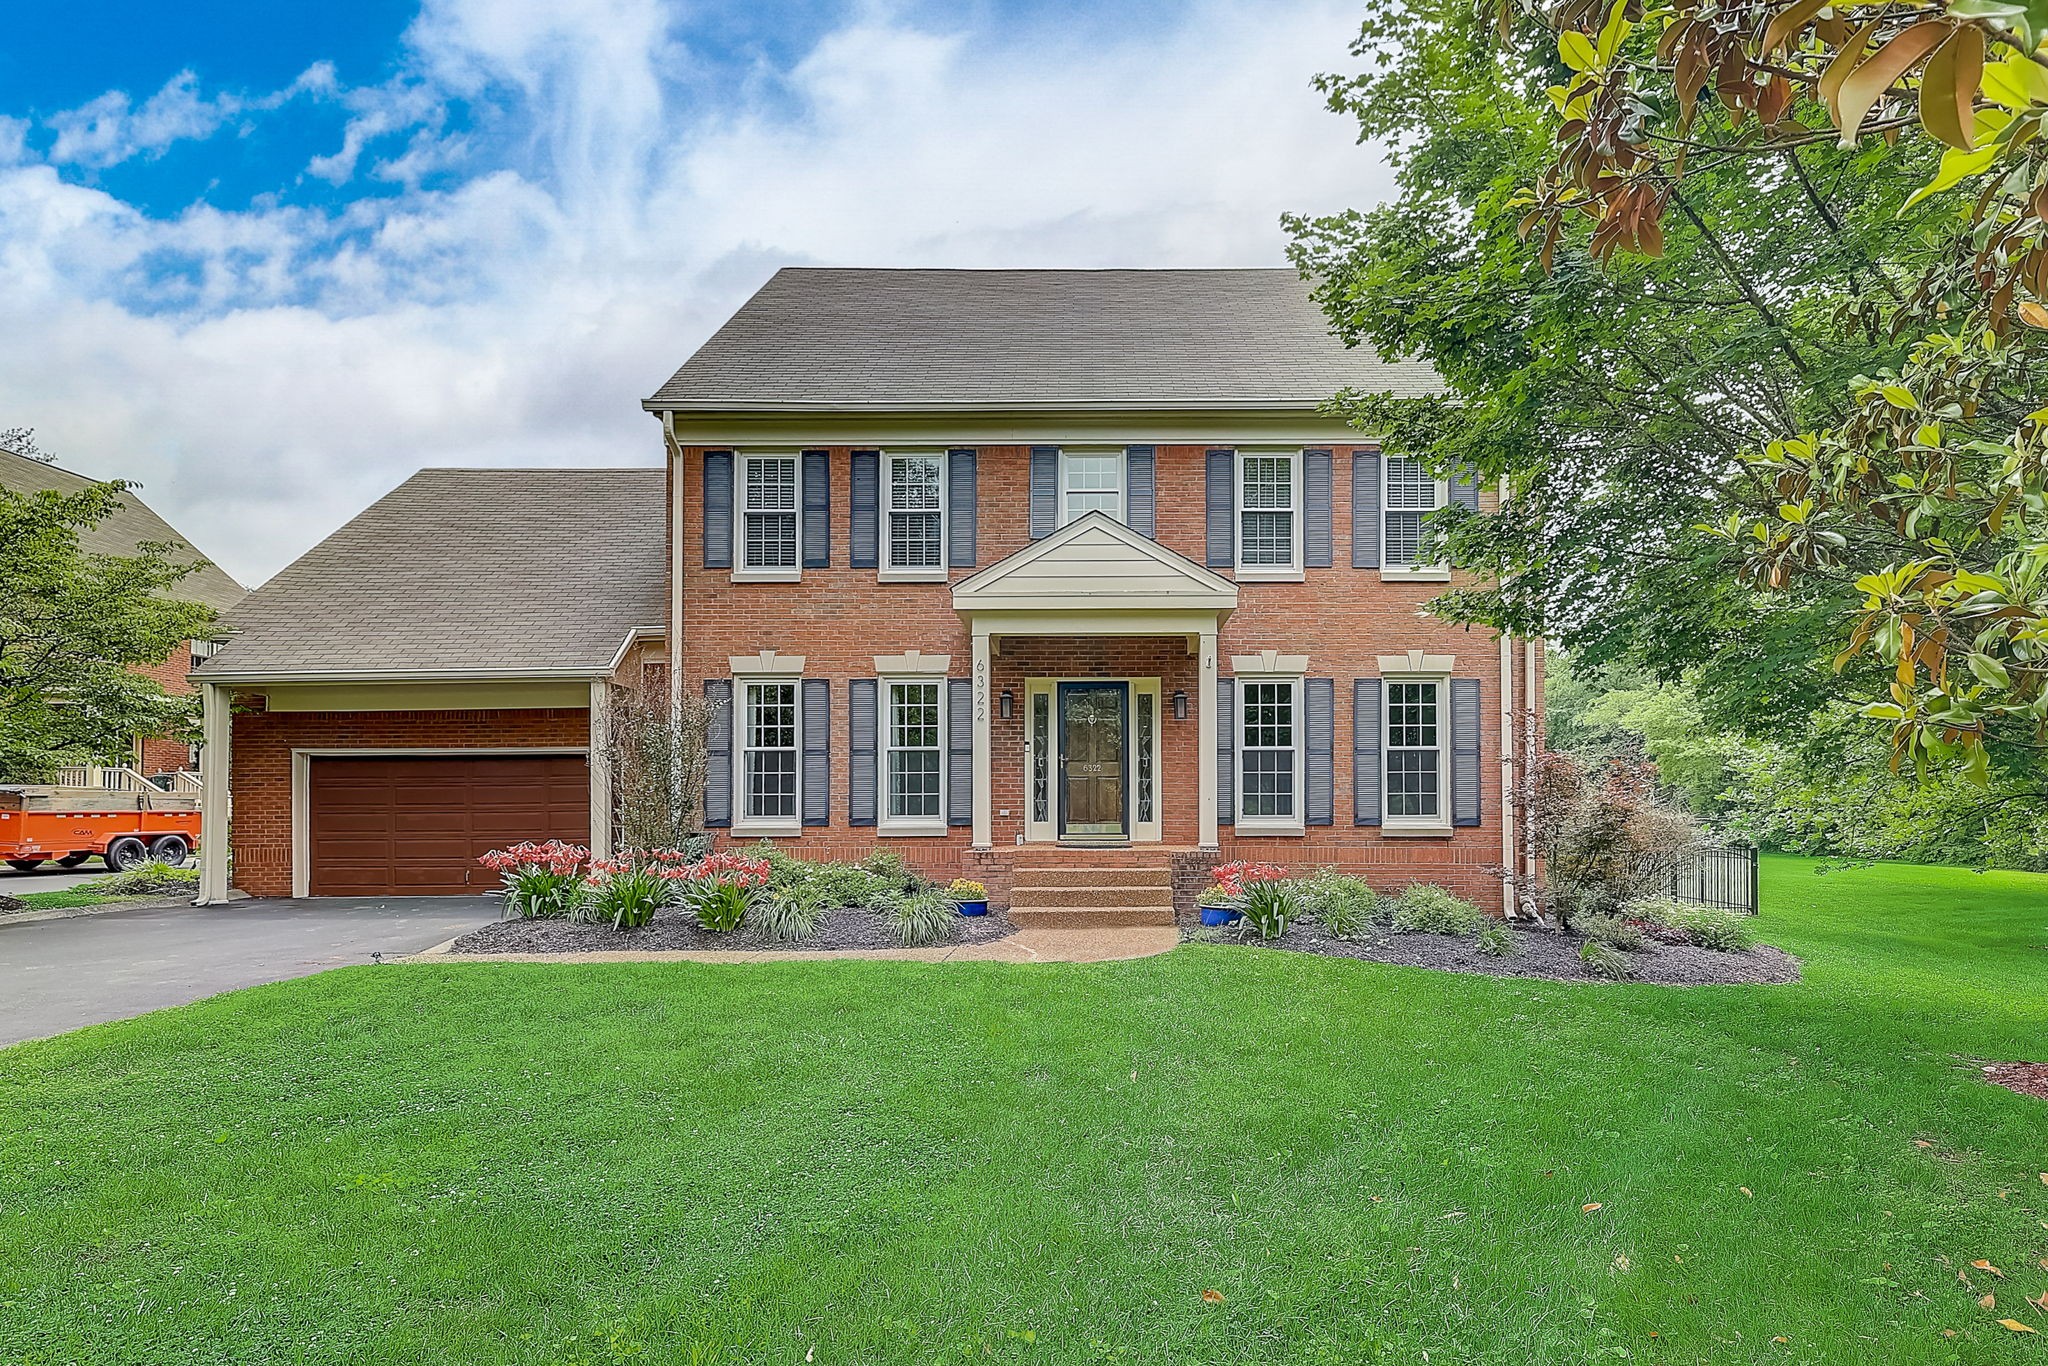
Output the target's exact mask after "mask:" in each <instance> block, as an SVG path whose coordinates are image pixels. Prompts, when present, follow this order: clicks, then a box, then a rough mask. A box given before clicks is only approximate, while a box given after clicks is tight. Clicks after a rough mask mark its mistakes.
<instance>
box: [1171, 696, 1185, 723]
mask: <svg viewBox="0 0 2048 1366" xmlns="http://www.w3.org/2000/svg"><path fill="white" fill-rule="evenodd" d="M1173 719H1174V720H1176V721H1185V720H1187V719H1188V690H1187V689H1186V688H1177V689H1175V690H1174V694H1173Z"/></svg>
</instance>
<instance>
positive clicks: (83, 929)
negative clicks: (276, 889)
mask: <svg viewBox="0 0 2048 1366" xmlns="http://www.w3.org/2000/svg"><path fill="white" fill-rule="evenodd" d="M498 913H499V912H498V903H497V901H496V900H495V899H491V898H485V897H480V896H479V897H369V898H364V899H361V900H357V899H352V898H322V899H320V900H317V901H237V902H234V903H232V904H230V905H226V906H205V907H199V906H172V907H166V908H161V909H157V910H138V911H111V912H107V913H105V914H102V915H86V916H75V917H72V918H70V919H65V920H39V921H33V922H30V923H28V924H11V925H10V924H8V923H7V921H6V920H5V919H4V918H0V1047H5V1046H6V1045H8V1044H14V1043H20V1042H21V1041H22V1040H24V1039H39V1038H43V1037H45V1036H46V1035H50V1034H61V1033H63V1032H64V1031H66V1030H68V1029H77V1028H80V1027H81V1026H84V1025H89V1024H99V1023H101V1022H102V1021H105V1020H125V1019H127V1018H128V1017H129V1016H131V1015H141V1014H144V1013H146V1012H148V1011H152V1010H161V1009H163V1008H164V1007H165V1006H175V1005H184V1004H185V1003H186V1002H188V1001H196V1000H199V999H200V998H201V997H204V996H212V995H215V994H217V993H219V992H223V991H233V990H234V989H235V988H237V987H248V986H255V985H257V984H259V983H262V982H281V981H283V980H285V979H286V978H288V977H305V976H308V975H309V974H312V973H315V972H322V971H325V970H326V969H328V968H339V967H346V966H348V965H350V964H352V963H366V962H368V961H370V955H371V954H373V953H387V954H390V953H417V952H419V951H420V950H421V949H426V948H432V947H433V946H434V945H436V944H438V943H440V942H441V941H442V940H444V939H450V938H453V937H454V936H456V935H458V934H462V933H464V932H466V931H468V930H473V929H475V928H476V927H477V926H479V925H484V924H487V923H489V922H490V921H493V920H496V919H497V918H498Z"/></svg>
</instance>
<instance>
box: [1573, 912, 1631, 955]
mask: <svg viewBox="0 0 2048 1366" xmlns="http://www.w3.org/2000/svg"><path fill="white" fill-rule="evenodd" d="M1572 928H1573V929H1574V930H1577V931H1578V932H1579V933H1580V934H1582V935H1584V936H1585V937H1586V938H1587V939H1588V940H1589V941H1591V942H1593V943H1596V944H1605V945H1606V946H1607V947H1608V948H1610V949H1620V950H1621V951H1623V952H1624V953H1640V952H1642V950H1643V949H1645V948H1647V947H1648V946H1649V943H1650V939H1649V936H1648V935H1646V934H1644V933H1643V928H1642V926H1640V925H1634V924H1631V923H1629V922H1628V921H1626V920H1623V919H1622V918H1621V917H1620V916H1618V915H1581V916H1579V917H1578V918H1577V919H1575V920H1574V921H1572Z"/></svg>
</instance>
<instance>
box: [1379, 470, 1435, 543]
mask: <svg viewBox="0 0 2048 1366" xmlns="http://www.w3.org/2000/svg"><path fill="white" fill-rule="evenodd" d="M1386 472H1387V473H1386V479H1387V499H1386V513H1385V517H1386V544H1385V556H1384V558H1383V559H1381V561H1380V563H1381V564H1382V565H1385V566H1386V567H1387V568H1389V569H1414V568H1418V567H1425V566H1419V565H1418V564H1417V560H1418V558H1419V557H1420V555H1421V553H1422V520H1423V518H1425V517H1427V516H1429V514H1430V513H1432V512H1435V511H1436V510H1437V509H1438V508H1440V507H1442V506H1443V485H1442V484H1440V483H1438V482H1437V481H1436V480H1435V479H1432V478H1431V477H1430V475H1429V471H1428V470H1425V469H1424V468H1423V467H1422V466H1421V464H1420V463H1418V462H1417V461H1414V460H1407V459H1403V458H1402V457H1400V456H1391V457H1389V458H1388V459H1387V461H1386Z"/></svg>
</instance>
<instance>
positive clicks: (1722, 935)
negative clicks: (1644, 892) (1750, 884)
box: [1628, 896, 1756, 953]
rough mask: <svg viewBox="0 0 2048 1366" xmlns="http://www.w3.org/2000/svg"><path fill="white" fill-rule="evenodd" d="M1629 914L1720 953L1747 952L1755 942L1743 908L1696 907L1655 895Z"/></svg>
mask: <svg viewBox="0 0 2048 1366" xmlns="http://www.w3.org/2000/svg"><path fill="white" fill-rule="evenodd" d="M1628 913H1629V914H1630V915H1632V916H1635V917H1636V918H1638V919H1640V920H1646V921H1648V922H1649V923H1650V924H1652V925H1656V926H1660V927H1661V928H1663V929H1667V930H1672V931H1675V932H1676V933H1678V934H1681V935H1683V936H1685V942H1686V943H1688V944H1697V945H1699V946H1700V947H1701V948H1703V949H1714V950H1717V951H1719V952H1721V953H1747V952H1748V951H1749V950H1750V948H1751V947H1753V946H1754V945H1755V943H1756V940H1755V937H1754V936H1753V935H1752V934H1751V933H1750V928H1749V917H1748V916H1746V915H1744V914H1742V913H1741V912H1740V911H1724V910H1721V909H1720V908H1718V907H1715V906H1695V905H1694V904H1693V903H1691V902H1690V901H1680V900H1678V899H1677V898H1675V897H1668V896H1652V897H1644V898H1642V899H1641V900H1639V901H1632V902H1630V903H1629V905H1628Z"/></svg>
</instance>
